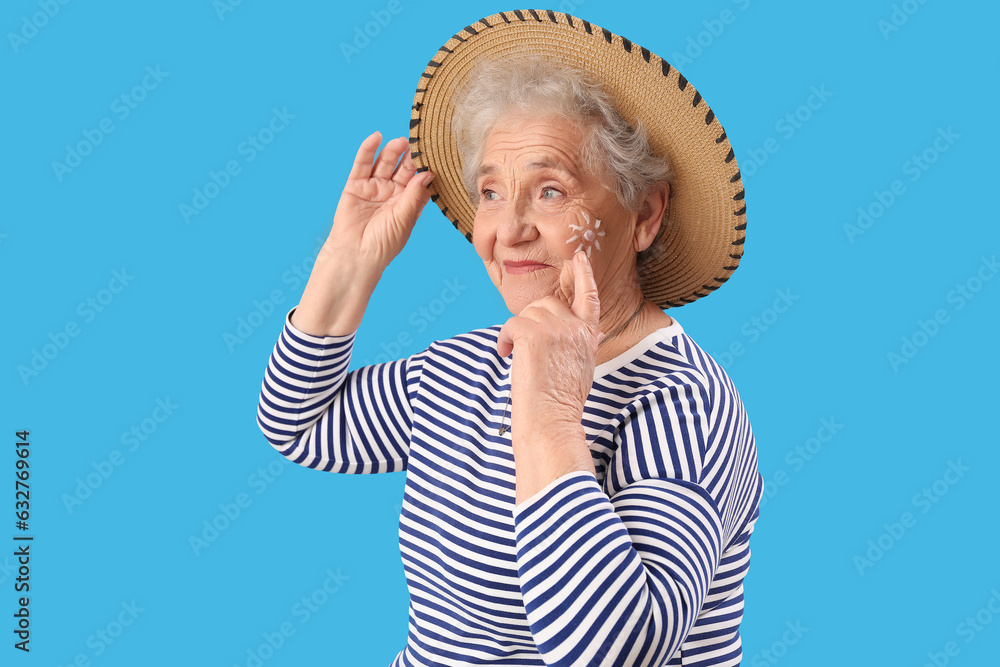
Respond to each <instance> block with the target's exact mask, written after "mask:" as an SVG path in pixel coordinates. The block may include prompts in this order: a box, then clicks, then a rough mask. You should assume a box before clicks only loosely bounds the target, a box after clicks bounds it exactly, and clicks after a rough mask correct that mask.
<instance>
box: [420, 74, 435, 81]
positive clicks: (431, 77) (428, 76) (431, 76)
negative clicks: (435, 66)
mask: <svg viewBox="0 0 1000 667" xmlns="http://www.w3.org/2000/svg"><path fill="white" fill-rule="evenodd" d="M420 76H422V77H423V78H425V79H433V78H434V75H433V74H427V73H426V72H425V73H424V74H421V75H420Z"/></svg>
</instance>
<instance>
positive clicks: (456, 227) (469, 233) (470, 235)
mask: <svg viewBox="0 0 1000 667" xmlns="http://www.w3.org/2000/svg"><path fill="white" fill-rule="evenodd" d="M455 229H458V222H456V223H455ZM465 240H466V241H468V242H469V243H472V232H465Z"/></svg>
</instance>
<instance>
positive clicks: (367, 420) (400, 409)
mask: <svg viewBox="0 0 1000 667" xmlns="http://www.w3.org/2000/svg"><path fill="white" fill-rule="evenodd" d="M294 310H295V308H292V309H291V310H290V311H289V312H288V314H287V315H286V318H285V324H284V329H283V331H282V332H281V335H280V337H279V339H278V342H277V344H276V345H275V347H274V350H273V352H272V354H271V357H270V360H269V362H268V366H267V370H266V374H265V376H264V381H263V383H262V386H261V393H260V403H259V406H258V412H257V422H258V425H259V426H260V428H261V430H262V431H263V433H264V435H265V436H266V437H267V439H268V441H269V442H270V443H271V445H272V446H273V447H274V448H275V449H277V450H278V451H279V452H280V453H281V454H282V455H283V456H285V457H287V458H288V459H290V460H292V461H294V462H295V463H298V464H299V465H302V466H305V467H308V468H315V469H317V470H324V471H328V472H339V473H378V472H394V471H403V470H405V471H406V485H405V490H404V496H403V504H402V510H401V513H400V517H399V549H400V554H401V557H402V561H403V569H404V572H405V575H406V580H407V586H408V589H409V593H410V611H409V639H408V642H407V645H406V647H405V648H403V650H401V651H400V652H399V654H398V655H397V656H396V659H395V661H394V662H393V663H392V667H403V666H404V665H405V666H414V667H416V666H421V667H423V666H427V667H431V666H437V665H520V666H524V665H561V666H563V665H565V666H569V665H574V666H576V665H622V666H625V665H628V666H640V665H643V666H644V665H657V666H658V665H738V664H739V662H740V658H741V656H742V650H741V644H740V634H739V627H740V622H741V620H742V618H743V578H744V577H745V576H746V573H747V568H748V566H749V561H750V547H749V540H750V535H751V533H752V532H753V527H754V523H755V522H756V520H757V516H758V512H757V510H758V504H759V500H760V494H761V489H762V479H761V476H760V473H759V472H758V469H757V453H756V448H755V445H754V439H753V434H752V432H751V429H750V422H749V420H748V418H747V415H746V412H745V411H744V408H743V404H742V401H741V400H740V398H739V395H738V394H737V392H736V389H735V387H734V386H733V383H732V381H731V380H730V379H729V377H728V376H727V375H726V373H725V371H724V370H723V369H722V368H721V367H720V366H719V365H718V364H717V363H716V362H715V361H714V360H713V359H712V358H711V357H710V356H708V354H706V353H705V352H704V351H702V349H701V348H700V347H698V345H697V344H695V342H694V341H693V340H692V339H691V338H690V337H688V336H687V334H685V333H684V331H683V330H682V329H681V326H680V324H678V323H677V322H676V321H674V323H673V324H672V325H671V326H669V327H666V328H663V329H660V330H658V331H656V332H654V333H652V334H650V335H649V336H647V337H646V338H644V339H643V340H642V341H641V342H640V343H638V344H637V345H636V346H635V347H633V348H632V349H631V350H629V351H628V352H626V353H624V354H623V355H620V356H618V357H617V358H615V359H613V360H611V361H608V362H606V363H603V364H600V365H599V366H597V368H596V370H595V373H594V384H593V388H592V390H591V393H590V396H589V397H588V399H587V402H586V405H585V408H584V416H583V426H584V430H585V432H586V437H587V443H588V444H589V446H590V450H591V453H592V456H593V460H594V466H595V468H596V477H595V476H594V475H593V474H591V473H589V472H580V471H575V472H571V473H568V474H566V475H564V476H562V477H559V478H558V479H555V480H553V481H552V482H551V483H549V485H548V486H546V487H545V488H544V489H542V490H540V491H538V492H537V493H535V494H534V495H533V496H532V497H530V498H528V499H526V500H523V501H522V502H521V503H520V504H519V505H516V506H515V504H514V497H515V496H514V481H515V477H514V457H513V451H512V447H511V440H510V438H511V434H510V431H509V430H507V431H506V432H505V433H504V434H503V435H500V433H499V431H500V426H501V423H502V422H503V423H505V424H509V415H507V417H506V418H504V413H505V408H506V403H507V397H508V396H509V395H510V368H511V363H510V359H509V358H501V357H499V356H498V355H497V353H496V341H497V335H498V333H499V331H500V327H499V326H494V327H490V328H486V329H479V330H476V331H472V332H470V333H467V334H463V335H459V336H456V337H454V338H450V339H448V340H443V341H437V342H435V343H433V344H432V345H431V346H430V347H429V348H427V349H426V350H424V351H422V352H420V353H418V354H415V355H413V356H411V357H408V358H406V359H401V360H399V361H394V362H390V363H385V364H376V365H373V366H366V367H363V368H359V369H356V370H353V371H350V372H348V364H349V362H350V356H351V347H352V344H353V342H354V335H353V334H352V335H349V336H324V337H317V336H312V335H309V334H305V333H303V332H301V331H299V330H297V329H296V328H295V327H293V326H292V324H291V316H292V313H293V312H294ZM511 409H516V406H512V408H511Z"/></svg>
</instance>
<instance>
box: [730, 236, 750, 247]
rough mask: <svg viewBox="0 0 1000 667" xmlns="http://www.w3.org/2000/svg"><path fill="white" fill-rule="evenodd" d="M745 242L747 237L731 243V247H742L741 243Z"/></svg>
mask: <svg viewBox="0 0 1000 667" xmlns="http://www.w3.org/2000/svg"><path fill="white" fill-rule="evenodd" d="M746 240H747V237H745V236H744V237H743V238H739V239H736V240H735V241H733V243H732V245H743V242H744V241H746Z"/></svg>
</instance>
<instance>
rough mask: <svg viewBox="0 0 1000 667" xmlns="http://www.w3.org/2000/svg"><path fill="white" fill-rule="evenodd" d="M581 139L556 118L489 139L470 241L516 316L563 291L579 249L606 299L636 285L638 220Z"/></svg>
mask: <svg viewBox="0 0 1000 667" xmlns="http://www.w3.org/2000/svg"><path fill="white" fill-rule="evenodd" d="M581 140H582V137H581V133H580V131H579V130H578V129H577V127H576V126H575V125H573V124H571V123H570V122H569V121H567V120H565V119H562V118H558V117H551V118H525V119H512V120H510V121H509V122H506V123H502V124H501V125H499V126H498V127H497V128H496V129H495V130H494V131H493V132H492V133H491V134H490V135H489V137H488V138H487V141H486V145H485V149H484V154H483V162H482V165H481V166H480V170H479V176H478V179H477V187H478V191H479V204H478V208H477V210H476V218H475V224H474V227H473V231H472V240H473V244H474V245H475V248H476V253H477V254H478V255H479V257H480V258H481V259H482V260H483V263H484V264H485V265H486V269H487V271H488V272H489V274H490V278H491V279H492V280H493V283H494V284H495V285H496V286H497V289H498V290H499V291H500V294H501V296H503V298H504V301H505V302H506V304H507V308H509V309H510V311H511V312H512V313H514V314H515V315H516V314H518V313H520V312H521V309H522V308H524V307H525V306H526V305H528V304H529V303H531V302H532V301H535V300H537V299H539V298H541V297H544V296H548V295H552V294H558V293H559V292H560V276H561V274H562V273H563V271H564V269H565V270H566V271H567V273H568V271H569V270H570V269H571V266H572V263H571V262H572V259H573V255H574V254H575V252H576V251H577V249H579V248H581V247H582V248H583V249H584V250H587V249H590V261H591V264H592V265H593V268H594V276H595V278H596V280H597V285H598V289H599V294H600V296H601V298H602V299H606V298H608V297H609V296H611V297H613V296H614V294H615V290H616V289H617V288H620V287H624V286H626V285H631V284H634V277H635V253H636V250H637V248H636V247H635V244H634V242H633V230H634V228H635V222H636V218H637V216H636V215H635V214H634V213H631V212H629V211H626V210H625V209H624V208H623V207H622V206H621V205H620V204H619V203H618V199H617V197H615V195H614V194H613V193H612V192H610V191H609V190H608V189H607V188H605V187H604V186H603V185H602V184H601V182H600V179H599V178H598V176H596V175H595V174H592V173H590V172H589V171H588V170H587V169H586V168H585V167H584V165H583V161H582V158H581V156H580V152H579V150H580V145H581ZM598 220H600V223H599V224H598V222H597V221H598ZM629 278H632V279H633V280H632V281H630V280H629ZM563 280H564V281H565V276H563ZM564 284H565V282H564ZM570 284H571V280H570Z"/></svg>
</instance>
